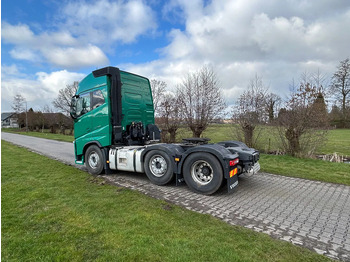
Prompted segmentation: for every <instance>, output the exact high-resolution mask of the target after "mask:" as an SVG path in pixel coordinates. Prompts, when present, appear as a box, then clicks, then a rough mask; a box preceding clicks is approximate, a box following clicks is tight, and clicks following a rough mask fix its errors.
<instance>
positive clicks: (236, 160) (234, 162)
mask: <svg viewBox="0 0 350 262" xmlns="http://www.w3.org/2000/svg"><path fill="white" fill-rule="evenodd" d="M238 162H239V159H238V158H236V159H234V160H230V166H235V165H237V164H238Z"/></svg>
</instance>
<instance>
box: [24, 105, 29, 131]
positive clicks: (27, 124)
mask: <svg viewBox="0 0 350 262" xmlns="http://www.w3.org/2000/svg"><path fill="white" fill-rule="evenodd" d="M24 102H25V103H26V132H28V114H27V112H28V110H27V100H26V99H25V100H24Z"/></svg>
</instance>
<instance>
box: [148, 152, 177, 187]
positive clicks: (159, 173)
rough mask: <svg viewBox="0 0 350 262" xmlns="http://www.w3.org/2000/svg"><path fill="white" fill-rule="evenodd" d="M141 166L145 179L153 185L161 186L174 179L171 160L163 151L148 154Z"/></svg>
mask: <svg viewBox="0 0 350 262" xmlns="http://www.w3.org/2000/svg"><path fill="white" fill-rule="evenodd" d="M143 165H144V169H145V173H146V175H147V177H148V178H149V180H151V182H152V183H153V184H156V185H159V186H163V185H166V184H167V183H169V182H170V181H171V180H172V179H173V177H174V168H173V164H172V162H171V159H170V157H169V156H168V154H167V153H165V152H163V151H156V150H152V151H150V152H148V153H147V155H146V157H145V161H144V164H143Z"/></svg>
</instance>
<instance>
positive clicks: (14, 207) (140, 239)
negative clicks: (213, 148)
mask: <svg viewBox="0 0 350 262" xmlns="http://www.w3.org/2000/svg"><path fill="white" fill-rule="evenodd" d="M1 148H2V162H1V171H2V176H1V182H2V186H1V203H2V205H1V219H2V224H1V240H2V241H1V255H2V260H3V261H92V260H94V261H259V262H260V261H330V260H329V259H328V258H326V257H323V256H320V255H317V254H316V253H313V252H311V251H309V250H307V249H303V248H301V247H297V246H293V245H292V244H290V243H287V242H283V241H278V240H274V239H272V238H270V237H269V236H267V235H265V234H259V233H256V232H253V231H251V230H248V229H245V228H242V227H238V226H230V225H228V224H226V223H224V222H222V221H220V220H218V219H215V218H213V217H211V216H209V215H202V214H198V213H195V212H191V211H188V210H185V209H183V208H181V207H177V206H174V205H172V204H169V203H167V202H165V201H160V200H156V199H152V198H150V197H147V196H145V195H142V194H140V193H138V192H135V191H131V190H127V189H124V188H118V187H115V186H111V185H107V184H104V182H103V181H101V180H99V179H97V178H93V177H92V176H90V175H88V174H87V173H85V172H83V171H80V170H78V169H75V168H73V167H71V166H66V165H64V164H62V163H59V162H57V161H54V160H51V159H48V158H46V157H44V156H41V155H37V154H34V153H31V152H29V151H27V150H26V149H23V148H19V147H16V146H13V145H11V144H9V143H7V142H4V141H2V145H1ZM15 160H20V161H15Z"/></svg>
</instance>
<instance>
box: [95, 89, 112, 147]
mask: <svg viewBox="0 0 350 262" xmlns="http://www.w3.org/2000/svg"><path fill="white" fill-rule="evenodd" d="M105 88H107V87H105ZM102 91H105V92H106V89H103V90H101V89H97V90H94V91H92V92H91V117H92V127H91V129H92V130H91V136H92V137H91V139H92V140H97V141H99V143H100V144H101V145H102V146H109V145H110V144H111V131H110V126H111V125H110V119H109V114H108V104H107V103H106V101H108V99H107V98H105V97H104V96H103V92H102Z"/></svg>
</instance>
